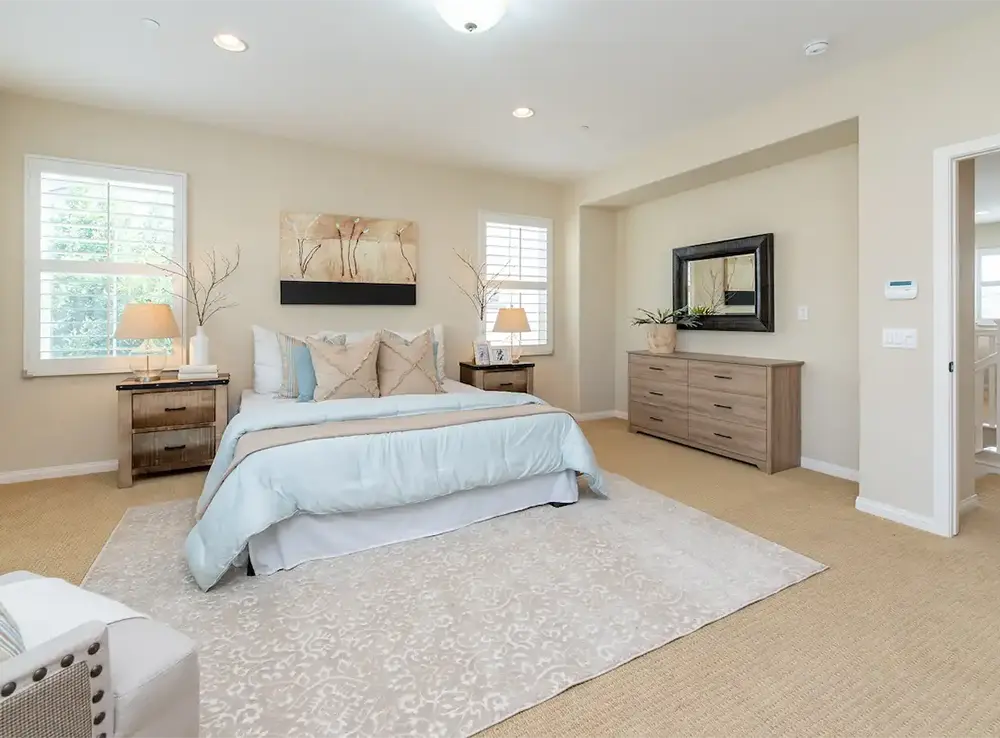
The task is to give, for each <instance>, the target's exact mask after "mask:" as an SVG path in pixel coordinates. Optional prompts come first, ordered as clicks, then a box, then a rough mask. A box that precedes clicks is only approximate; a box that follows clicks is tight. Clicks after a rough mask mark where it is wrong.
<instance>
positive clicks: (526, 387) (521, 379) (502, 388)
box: [458, 361, 535, 394]
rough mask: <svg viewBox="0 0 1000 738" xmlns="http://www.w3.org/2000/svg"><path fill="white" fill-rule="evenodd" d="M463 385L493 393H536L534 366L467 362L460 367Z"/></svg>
mask: <svg viewBox="0 0 1000 738" xmlns="http://www.w3.org/2000/svg"><path fill="white" fill-rule="evenodd" d="M458 366H459V368H460V370H461V374H460V377H459V378H460V379H461V380H462V384H471V385H472V386H473V387H478V388H479V389H483V390H490V391H492V392H527V393H528V394H532V393H533V392H534V391H535V365H534V364H523V363H522V364H485V365H483V366H479V365H478V364H471V363H469V362H467V361H463V362H461V363H460V364H459V365H458Z"/></svg>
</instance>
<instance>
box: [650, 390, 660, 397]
mask: <svg viewBox="0 0 1000 738" xmlns="http://www.w3.org/2000/svg"><path fill="white" fill-rule="evenodd" d="M649 394H651V395H652V396H653V397H663V393H662V392H653V390H650V391H649Z"/></svg>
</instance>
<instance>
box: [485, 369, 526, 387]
mask: <svg viewBox="0 0 1000 738" xmlns="http://www.w3.org/2000/svg"><path fill="white" fill-rule="evenodd" d="M483 389H484V390H489V391H491V392H527V391H528V370H527V369H524V370H521V369H514V370H512V371H509V372H490V373H489V374H487V375H486V376H485V377H483Z"/></svg>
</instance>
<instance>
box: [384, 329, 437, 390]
mask: <svg viewBox="0 0 1000 738" xmlns="http://www.w3.org/2000/svg"><path fill="white" fill-rule="evenodd" d="M378 388H379V393H380V394H381V395H382V396H383V397H387V396H389V395H435V394H437V393H439V392H443V391H444V389H443V388H442V385H441V382H440V381H438V375H437V365H436V363H435V358H434V333H433V332H432V331H424V332H423V333H421V334H420V335H419V336H417V337H416V338H414V339H413V340H411V341H407V340H406V339H405V338H403V337H402V336H399V335H397V334H395V333H392V332H390V331H382V339H381V345H380V346H379V349H378Z"/></svg>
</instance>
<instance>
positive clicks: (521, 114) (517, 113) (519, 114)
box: [513, 108, 535, 118]
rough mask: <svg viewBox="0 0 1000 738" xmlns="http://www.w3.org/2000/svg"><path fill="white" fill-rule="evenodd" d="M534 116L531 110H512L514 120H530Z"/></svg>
mask: <svg viewBox="0 0 1000 738" xmlns="http://www.w3.org/2000/svg"><path fill="white" fill-rule="evenodd" d="M534 114H535V111H534V110H532V109H531V108H514V112H513V116H514V117H515V118H530V117H531V116H533V115H534Z"/></svg>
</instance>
